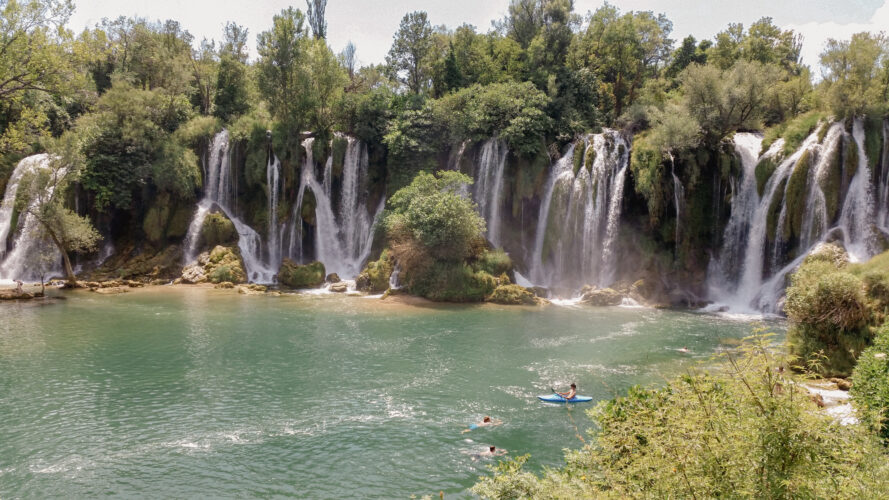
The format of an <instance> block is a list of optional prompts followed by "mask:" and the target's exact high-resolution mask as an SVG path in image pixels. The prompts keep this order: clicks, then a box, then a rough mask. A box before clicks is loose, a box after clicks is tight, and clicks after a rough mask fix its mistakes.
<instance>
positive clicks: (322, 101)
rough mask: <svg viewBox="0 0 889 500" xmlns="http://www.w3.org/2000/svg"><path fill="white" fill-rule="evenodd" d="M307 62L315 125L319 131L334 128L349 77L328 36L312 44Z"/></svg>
mask: <svg viewBox="0 0 889 500" xmlns="http://www.w3.org/2000/svg"><path fill="white" fill-rule="evenodd" d="M305 63H306V66H307V73H308V82H309V87H308V89H306V90H307V92H306V93H307V94H308V96H307V98H308V105H309V108H310V110H311V124H312V127H313V128H314V130H317V131H327V130H330V129H331V128H332V127H333V123H334V118H335V114H334V113H335V110H336V108H337V106H338V105H339V103H340V101H341V100H342V98H343V90H344V88H345V86H346V84H347V83H348V77H347V76H346V73H345V72H344V71H343V68H342V66H341V65H340V62H339V61H338V60H337V57H336V55H335V54H334V53H333V52H332V51H331V50H330V48H329V47H328V46H327V44H326V43H325V42H324V40H314V41H313V42H312V43H311V44H310V45H309V47H308V51H307V52H306V61H305Z"/></svg>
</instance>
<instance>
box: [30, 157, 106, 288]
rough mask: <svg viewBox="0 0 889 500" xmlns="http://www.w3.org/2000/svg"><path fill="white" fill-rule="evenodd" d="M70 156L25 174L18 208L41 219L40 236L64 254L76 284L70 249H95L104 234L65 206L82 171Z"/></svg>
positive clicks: (70, 279) (68, 275)
mask: <svg viewBox="0 0 889 500" xmlns="http://www.w3.org/2000/svg"><path fill="white" fill-rule="evenodd" d="M75 154H76V153H75ZM70 158H71V157H70V156H69V157H67V158H66V157H49V158H48V161H47V165H46V166H45V167H44V168H39V169H37V170H36V171H35V172H33V173H32V174H31V175H27V176H25V178H23V179H22V181H21V182H20V184H19V193H21V194H20V195H19V197H18V199H17V201H16V208H17V209H18V210H19V212H20V213H22V214H26V215H27V216H29V217H32V218H33V220H34V221H36V222H37V224H36V226H35V227H34V230H35V231H37V232H38V234H37V235H36V237H38V238H40V239H44V238H46V239H49V240H50V241H52V243H53V244H54V245H55V246H56V248H57V249H58V250H59V252H60V253H61V254H62V261H63V262H64V265H65V276H66V279H67V281H68V283H69V284H72V285H73V284H75V283H76V282H77V277H76V275H75V274H74V268H73V267H72V266H71V257H70V253H73V252H82V253H87V252H91V251H94V250H95V248H96V243H97V242H98V241H99V239H100V236H99V233H98V232H97V231H96V230H95V228H93V225H92V223H91V222H90V220H89V219H88V218H86V217H82V216H80V215H77V214H76V213H74V212H72V211H71V210H70V209H68V208H67V207H65V199H66V196H67V189H68V187H69V186H70V185H71V182H72V181H73V180H75V179H76V178H77V176H78V175H79V168H78V165H77V164H76V163H75V164H68V163H67V161H68V160H70ZM35 258H38V259H41V258H44V257H41V256H39V255H37V256H35Z"/></svg>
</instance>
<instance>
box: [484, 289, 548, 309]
mask: <svg viewBox="0 0 889 500" xmlns="http://www.w3.org/2000/svg"><path fill="white" fill-rule="evenodd" d="M539 301H540V299H538V298H537V296H536V295H534V293H532V292H531V291H530V290H528V289H527V288H525V287H523V286H519V285H500V286H498V287H497V288H495V289H494V292H493V293H491V295H490V297H488V302H493V303H495V304H504V305H532V306H533V305H536V304H538V303H539Z"/></svg>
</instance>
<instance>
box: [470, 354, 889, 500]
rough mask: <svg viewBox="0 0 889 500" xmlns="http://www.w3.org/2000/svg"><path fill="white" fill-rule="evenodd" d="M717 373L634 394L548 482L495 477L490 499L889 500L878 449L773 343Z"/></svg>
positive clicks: (479, 490)
mask: <svg viewBox="0 0 889 500" xmlns="http://www.w3.org/2000/svg"><path fill="white" fill-rule="evenodd" d="M722 361H723V362H722V363H719V364H718V365H717V366H716V367H715V368H713V369H711V370H708V371H697V370H692V371H691V372H690V373H689V374H687V375H683V376H681V377H679V378H676V379H673V380H671V381H670V382H669V383H668V384H667V386H666V387H664V388H663V389H654V390H652V389H644V388H639V387H635V388H632V389H630V391H629V392H628V394H627V395H626V396H625V397H619V398H617V399H614V400H612V401H607V402H604V403H601V404H600V405H598V406H597V407H595V408H594V409H593V410H590V411H589V412H588V414H589V415H590V416H591V417H592V418H593V419H594V420H595V421H596V423H597V424H598V426H599V428H600V430H599V432H598V433H591V435H592V436H593V437H594V441H593V442H592V443H590V444H588V445H586V446H584V448H583V449H581V450H577V451H568V452H566V456H565V465H564V467H562V468H559V469H546V470H544V472H543V474H542V475H541V476H539V477H538V476H535V475H534V474H531V473H529V472H526V471H524V470H523V467H522V464H523V463H524V461H525V460H526V457H519V459H517V460H514V461H511V462H505V463H502V464H500V465H499V466H497V467H493V468H492V473H493V474H492V476H489V477H485V478H482V479H481V481H480V482H479V483H477V484H476V485H475V487H474V488H473V492H474V493H476V494H478V495H480V496H482V497H485V498H530V497H533V498H827V497H838V498H863V497H868V496H874V495H876V496H880V495H881V492H883V491H887V490H886V489H887V488H889V467H887V461H886V459H885V456H884V455H883V450H882V448H881V446H880V445H879V443H878V440H877V439H876V438H875V437H874V436H873V435H871V434H869V433H868V432H867V431H866V430H865V429H863V428H862V427H860V426H854V425H852V426H840V425H837V424H835V423H834V422H833V421H832V419H831V417H830V416H828V415H826V414H825V413H823V412H819V411H818V410H817V408H816V407H815V405H813V404H812V403H811V401H810V398H809V397H808V396H809V395H808V393H807V391H806V389H805V388H804V387H803V386H802V384H801V382H802V379H801V377H798V376H796V375H793V374H790V373H789V372H783V371H781V370H780V368H781V367H783V366H784V365H785V363H786V362H787V361H788V359H785V358H783V357H781V356H780V355H776V353H774V352H773V346H772V345H771V344H770V343H769V342H768V340H767V338H763V337H758V338H754V339H752V340H751V339H747V341H745V343H744V344H743V345H742V346H741V348H740V352H739V354H737V355H735V354H729V355H725V354H724V355H723V357H722Z"/></svg>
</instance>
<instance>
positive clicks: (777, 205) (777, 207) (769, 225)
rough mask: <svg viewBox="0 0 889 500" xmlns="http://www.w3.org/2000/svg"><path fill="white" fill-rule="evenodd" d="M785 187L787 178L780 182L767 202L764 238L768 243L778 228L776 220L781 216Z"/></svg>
mask: <svg viewBox="0 0 889 500" xmlns="http://www.w3.org/2000/svg"><path fill="white" fill-rule="evenodd" d="M786 187H787V178H786V177H785V178H784V179H782V180H781V183H780V184H779V185H778V186H777V189H775V194H774V195H773V196H772V200H771V201H770V202H769V209H768V212H767V213H766V236H767V237H768V239H769V241H773V240H774V238H775V235H776V234H777V232H776V230H777V228H778V219H779V217H780V215H781V205H782V202H783V201H784V189H785V188H786Z"/></svg>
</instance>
